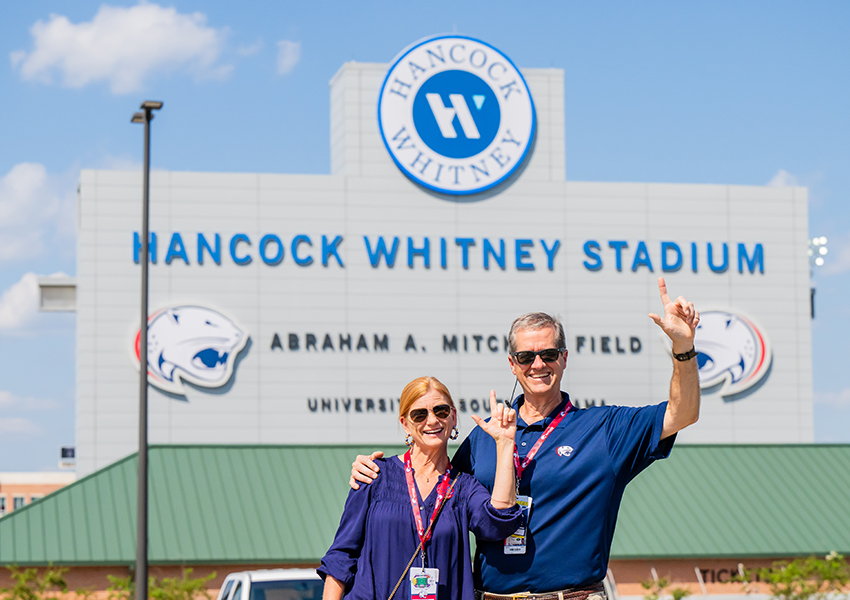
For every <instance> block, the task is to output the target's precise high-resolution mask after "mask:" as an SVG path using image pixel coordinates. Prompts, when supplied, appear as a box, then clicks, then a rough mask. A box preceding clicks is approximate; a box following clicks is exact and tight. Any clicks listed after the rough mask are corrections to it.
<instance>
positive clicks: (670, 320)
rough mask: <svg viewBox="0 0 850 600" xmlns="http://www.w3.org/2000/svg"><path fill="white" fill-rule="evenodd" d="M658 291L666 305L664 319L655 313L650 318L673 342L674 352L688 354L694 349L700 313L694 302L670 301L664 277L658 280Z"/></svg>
mask: <svg viewBox="0 0 850 600" xmlns="http://www.w3.org/2000/svg"><path fill="white" fill-rule="evenodd" d="M658 291H659V293H660V294H661V302H662V303H663V304H664V318H661V317H659V316H658V315H656V314H655V313H649V317H650V318H651V319H652V320H653V321H655V324H656V325H658V326H659V327H660V328H661V329H662V330H663V331H664V333H665V334H667V337H669V338H670V339H671V340H672V341H673V352H675V353H677V354H682V353H684V352H687V351H689V350H690V349H691V348H693V347H694V332H695V331H696V328H697V325H699V312H697V310H696V309H695V308H694V305H693V302H688V301H687V300H685V298H684V297H682V296H679V297H678V298H676V300H675V301H672V300H670V296H668V295H667V284H666V283H665V282H664V278H663V277H659V278H658Z"/></svg>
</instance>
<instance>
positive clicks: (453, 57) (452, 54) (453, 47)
mask: <svg viewBox="0 0 850 600" xmlns="http://www.w3.org/2000/svg"><path fill="white" fill-rule="evenodd" d="M455 48H460V49H461V50H462V49H464V48H466V46H464V45H463V44H455V45H454V46H452V47H451V49H449V58H451V59H452V60H453V61H454V62H456V63H458V64H460V63H462V62H463V61H464V60H465V59H464V58H461V59H460V60H458V59H457V58H455Z"/></svg>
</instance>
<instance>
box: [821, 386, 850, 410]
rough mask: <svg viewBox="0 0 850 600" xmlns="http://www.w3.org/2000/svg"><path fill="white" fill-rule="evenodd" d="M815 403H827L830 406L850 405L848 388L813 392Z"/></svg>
mask: <svg viewBox="0 0 850 600" xmlns="http://www.w3.org/2000/svg"><path fill="white" fill-rule="evenodd" d="M814 400H815V404H827V405H830V406H850V388H845V389H843V390H841V391H840V392H815V397H814Z"/></svg>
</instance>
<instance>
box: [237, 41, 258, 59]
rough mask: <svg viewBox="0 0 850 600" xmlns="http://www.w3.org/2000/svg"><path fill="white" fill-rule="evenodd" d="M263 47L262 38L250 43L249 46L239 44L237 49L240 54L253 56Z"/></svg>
mask: <svg viewBox="0 0 850 600" xmlns="http://www.w3.org/2000/svg"><path fill="white" fill-rule="evenodd" d="M262 49H263V40H262V38H261V39H258V40H257V41H256V42H254V43H253V44H249V45H247V46H239V47H238V48H237V49H236V53H237V54H238V55H239V56H253V55H255V54H256V53H257V52H259V51H260V50H262Z"/></svg>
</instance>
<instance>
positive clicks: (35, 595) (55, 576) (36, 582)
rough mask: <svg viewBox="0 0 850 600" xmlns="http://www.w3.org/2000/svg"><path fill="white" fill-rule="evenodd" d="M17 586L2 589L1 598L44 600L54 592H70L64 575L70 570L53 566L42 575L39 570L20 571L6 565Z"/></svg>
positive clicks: (14, 566)
mask: <svg viewBox="0 0 850 600" xmlns="http://www.w3.org/2000/svg"><path fill="white" fill-rule="evenodd" d="M6 568H7V569H9V571H10V573H11V577H12V579H14V580H15V585H13V586H12V587H10V588H2V589H0V596H2V597H3V598H4V599H5V600H43V599H44V598H46V597H48V596H47V594H48V593H50V591H51V590H53V591H61V592H67V591H68V584H67V583H65V579H64V578H63V575H64V574H65V573H67V572H68V569H62V568H59V569H53V568H52V565H51V566H50V567H48V569H47V570H46V571H45V572H44V573H43V574H42V575H39V574H38V569H23V570H22V569H19V568H18V567H17V566H16V565H6Z"/></svg>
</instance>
